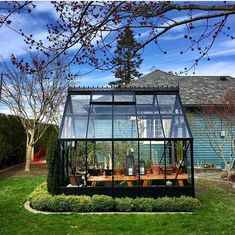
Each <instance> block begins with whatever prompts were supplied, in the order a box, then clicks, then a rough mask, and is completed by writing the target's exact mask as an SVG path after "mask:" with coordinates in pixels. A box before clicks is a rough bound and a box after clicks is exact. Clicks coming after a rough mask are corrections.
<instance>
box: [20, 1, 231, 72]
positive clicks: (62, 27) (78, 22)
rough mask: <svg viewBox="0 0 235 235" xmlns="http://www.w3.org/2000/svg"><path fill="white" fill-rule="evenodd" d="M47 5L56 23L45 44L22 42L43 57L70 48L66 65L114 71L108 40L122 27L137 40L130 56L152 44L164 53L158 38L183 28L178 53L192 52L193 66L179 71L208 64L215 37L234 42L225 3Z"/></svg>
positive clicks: (228, 4)
mask: <svg viewBox="0 0 235 235" xmlns="http://www.w3.org/2000/svg"><path fill="white" fill-rule="evenodd" d="M52 4H53V6H54V8H55V9H56V11H57V12H58V15H59V19H58V21H57V23H56V24H54V25H48V44H47V43H43V42H38V41H36V40H35V39H34V38H33V37H30V36H27V35H25V34H24V33H22V35H23V36H24V37H25V40H26V42H27V43H29V44H30V46H31V47H37V48H40V49H41V50H42V52H43V53H45V54H48V53H49V52H50V51H53V52H54V51H56V55H57V56H59V55H61V54H64V53H67V52H68V50H69V49H73V50H72V51H71V52H70V55H71V60H70V63H77V64H89V65H91V66H93V67H94V68H95V69H103V70H110V69H112V68H113V67H114V64H112V63H111V61H112V60H113V47H114V43H113V42H115V41H116V40H117V39H118V35H119V34H121V33H123V32H124V31H125V29H126V27H128V28H129V29H130V30H133V31H134V33H135V34H136V35H138V36H139V37H140V39H141V41H140V45H139V46H137V47H136V48H135V49H133V51H132V57H133V58H134V57H135V55H136V54H137V53H138V52H140V51H141V50H143V49H144V48H145V47H146V46H148V45H149V44H155V45H156V47H155V48H156V49H158V50H160V52H162V53H163V54H166V53H167V51H166V50H164V49H163V48H161V44H160V42H159V39H160V38H161V37H162V36H164V35H165V34H167V33H168V32H171V31H172V30H174V29H175V28H177V27H184V29H185V34H184V40H185V45H186V47H185V48H183V49H182V50H179V53H180V54H184V53H185V52H187V51H194V53H197V55H196V58H195V61H194V63H193V64H192V65H191V66H190V67H188V68H185V71H184V72H187V71H188V70H190V69H192V68H194V67H195V66H196V65H197V64H198V63H199V61H200V60H201V59H202V58H203V57H206V58H207V59H208V60H210V56H209V52H210V50H211V48H212V46H213V45H214V43H215V40H216V38H217V37H218V36H219V35H224V36H225V37H226V38H230V39H231V40H233V39H234V38H235V37H234V36H233V35H232V34H231V33H230V27H228V26H226V25H227V21H228V19H229V17H231V16H233V15H234V14H235V4H233V3H230V2H229V3H227V2H216V3H213V4H208V3H200V4H193V3H191V2H166V1H164V2H149V1H142V2H139V1H138V2H135V1H121V2H120V1H119V2H118V1H94V2H93V1H89V2H86V1H72V2H58V1H56V2H52ZM176 16H177V17H176ZM195 32H196V33H195ZM55 48H56V49H55ZM48 63H50V61H49V62H48Z"/></svg>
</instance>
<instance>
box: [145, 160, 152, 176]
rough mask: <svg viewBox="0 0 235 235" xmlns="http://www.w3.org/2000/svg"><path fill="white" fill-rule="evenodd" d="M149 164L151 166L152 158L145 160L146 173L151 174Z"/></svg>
mask: <svg viewBox="0 0 235 235" xmlns="http://www.w3.org/2000/svg"><path fill="white" fill-rule="evenodd" d="M151 166H152V160H151V159H148V160H147V162H146V165H145V167H146V174H147V175H149V174H152V169H151Z"/></svg>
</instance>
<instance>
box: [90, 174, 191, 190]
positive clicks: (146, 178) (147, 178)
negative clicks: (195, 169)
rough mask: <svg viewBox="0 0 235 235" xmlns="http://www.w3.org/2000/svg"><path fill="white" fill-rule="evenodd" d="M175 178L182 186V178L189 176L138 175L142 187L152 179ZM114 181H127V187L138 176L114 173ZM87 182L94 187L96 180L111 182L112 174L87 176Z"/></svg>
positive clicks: (185, 178) (137, 178) (130, 185)
mask: <svg viewBox="0 0 235 235" xmlns="http://www.w3.org/2000/svg"><path fill="white" fill-rule="evenodd" d="M165 177H166V180H177V181H178V184H179V186H180V187H183V186H184V180H188V179H189V176H188V174H181V175H178V176H177V178H176V174H172V175H166V176H165V175H164V174H161V175H153V174H151V175H141V176H140V180H141V181H143V187H147V186H149V185H151V183H152V180H165ZM113 180H114V181H127V185H128V187H132V186H133V182H135V181H138V180H139V177H136V176H126V175H120V176H116V175H114V177H113ZM87 181H88V182H91V185H92V187H96V183H97V182H111V181H112V176H89V177H88V178H87Z"/></svg>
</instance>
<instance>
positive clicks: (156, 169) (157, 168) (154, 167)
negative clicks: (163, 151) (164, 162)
mask: <svg viewBox="0 0 235 235" xmlns="http://www.w3.org/2000/svg"><path fill="white" fill-rule="evenodd" d="M151 168H152V172H153V174H154V175H159V174H160V166H159V165H158V164H157V160H156V159H154V160H153V163H152V165H151Z"/></svg>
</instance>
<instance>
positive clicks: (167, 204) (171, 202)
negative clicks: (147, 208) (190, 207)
mask: <svg viewBox="0 0 235 235" xmlns="http://www.w3.org/2000/svg"><path fill="white" fill-rule="evenodd" d="M176 207H177V206H176V200H175V198H170V197H161V198H158V199H157V200H155V201H154V203H153V210H154V211H159V212H161V211H176Z"/></svg>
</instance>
